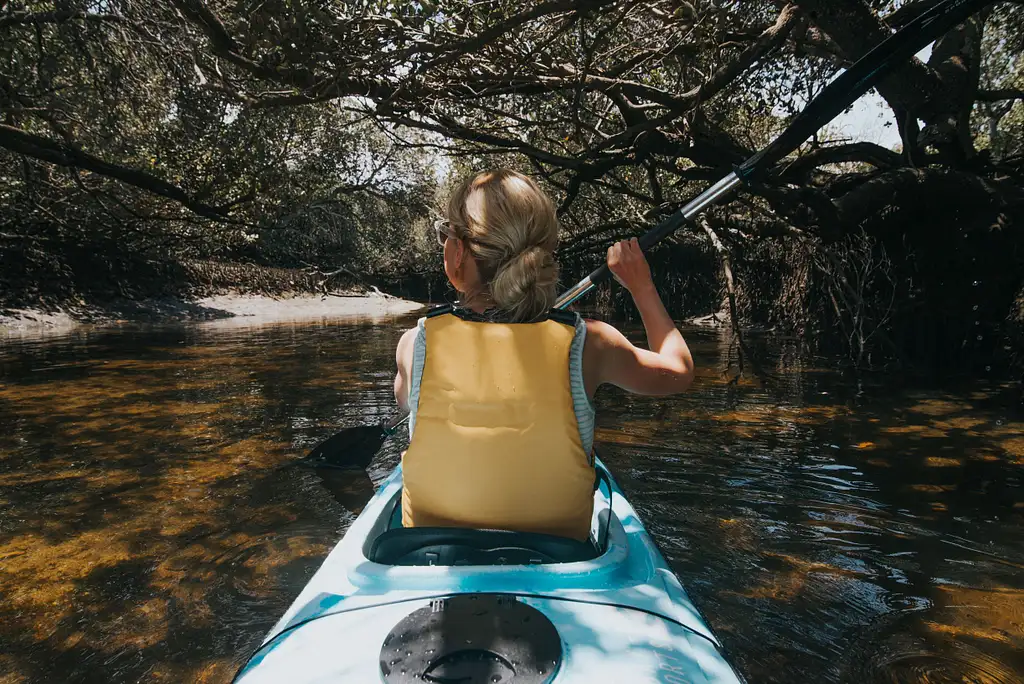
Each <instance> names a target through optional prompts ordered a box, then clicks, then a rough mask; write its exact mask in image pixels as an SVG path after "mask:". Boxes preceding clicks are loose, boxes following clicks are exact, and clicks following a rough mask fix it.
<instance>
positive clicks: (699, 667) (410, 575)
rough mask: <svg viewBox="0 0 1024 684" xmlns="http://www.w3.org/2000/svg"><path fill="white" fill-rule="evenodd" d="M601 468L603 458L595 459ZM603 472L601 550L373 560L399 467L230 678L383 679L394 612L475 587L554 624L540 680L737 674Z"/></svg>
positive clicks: (714, 679)
mask: <svg viewBox="0 0 1024 684" xmlns="http://www.w3.org/2000/svg"><path fill="white" fill-rule="evenodd" d="M598 467H600V468H604V465H603V464H602V463H600V461H598ZM605 471H606V472H607V469H605ZM608 482H609V484H610V487H611V492H612V496H611V508H610V511H611V515H609V505H608V504H609V497H608V496H607V495H606V494H605V491H604V488H602V489H601V490H598V491H597V492H595V506H594V519H593V525H592V529H593V535H594V538H600V535H601V534H604V533H606V534H607V538H608V543H607V550H606V551H605V552H604V553H602V554H601V555H600V556H598V557H597V558H594V559H592V560H586V561H579V562H569V563H549V564H538V565H494V566H480V565H469V566H391V565H383V564H379V563H374V562H371V561H370V560H368V558H367V555H366V552H367V549H368V547H369V544H370V543H371V542H372V540H373V539H374V538H376V536H377V535H378V534H380V533H381V532H382V531H384V530H386V529H387V528H388V527H389V526H390V525H391V524H392V521H391V511H392V508H393V506H394V503H395V501H396V497H399V496H400V495H401V488H402V476H401V468H400V467H399V468H396V469H395V471H394V472H393V473H392V474H391V475H390V476H389V477H388V478H387V480H385V482H384V483H383V484H382V485H381V486H380V488H379V489H378V491H377V493H376V494H375V495H374V497H373V498H372V499H371V500H370V502H369V503H368V504H367V506H366V508H365V509H364V510H363V512H362V513H361V514H360V515H359V517H358V518H357V519H356V520H355V521H354V522H353V523H352V526H351V527H350V528H349V530H348V532H347V533H346V534H345V536H344V538H343V539H342V540H341V541H340V542H339V543H338V545H337V546H336V547H335V548H334V549H333V550H332V551H331V553H330V554H329V555H328V557H327V558H326V560H325V561H324V563H323V565H322V566H321V567H320V569H319V570H318V571H317V572H316V574H315V575H314V576H313V577H312V578H311V579H310V581H309V583H308V584H307V585H306V587H305V588H304V589H303V590H302V592H301V593H300V594H299V596H298V597H297V598H296V599H295V601H294V602H293V603H292V605H291V607H290V608H289V609H288V610H287V612H285V614H284V615H283V616H282V617H281V619H280V620H279V621H278V623H277V624H276V625H275V626H274V628H273V629H272V630H271V631H270V633H269V634H268V636H267V638H266V639H265V640H264V642H263V644H262V646H261V647H260V649H259V650H258V651H257V652H256V653H255V654H254V656H253V657H252V658H251V660H250V661H249V663H248V664H247V665H246V667H245V668H244V669H243V670H242V672H241V673H240V675H239V677H238V679H237V681H240V682H245V683H246V684H259V683H261V682H282V681H287V682H289V683H291V684H297V683H299V682H320V681H334V682H337V681H352V682H381V681H384V679H383V676H382V674H381V669H380V655H381V646H382V644H383V643H384V640H385V638H386V637H387V635H388V633H389V631H390V630H391V629H392V628H393V627H394V626H395V625H396V624H397V623H398V622H400V621H401V620H402V619H403V618H404V617H405V616H406V615H408V614H410V613H411V612H413V611H415V610H417V609H419V608H422V607H424V606H427V605H429V604H430V602H431V601H432V600H434V599H438V598H442V597H448V596H452V595H457V594H473V593H481V594H506V595H512V596H515V597H517V598H518V600H520V601H522V602H523V603H526V604H527V605H529V606H531V607H533V608H536V609H537V610H539V611H541V612H542V613H543V614H544V615H545V616H546V617H547V618H548V619H549V620H550V621H551V622H552V624H553V625H554V626H555V628H556V629H557V631H558V634H559V637H560V639H561V641H562V649H563V657H562V662H561V664H560V667H559V669H558V670H557V672H556V673H555V674H554V675H553V676H552V677H551V678H549V679H547V680H546V681H550V682H553V683H555V684H574V683H576V682H580V683H582V682H601V681H609V682H626V681H628V682H688V683H692V684H704V683H708V684H712V683H713V684H732V683H736V682H739V681H740V680H739V678H738V677H737V675H736V674H735V673H734V671H733V670H732V668H731V667H730V666H729V665H728V663H727V662H726V660H725V659H724V658H723V657H722V655H721V653H720V644H719V642H718V640H717V639H716V638H715V636H714V634H712V632H711V630H710V629H709V628H708V626H707V624H706V623H705V622H704V620H703V618H702V617H701V615H700V613H699V612H698V611H697V609H696V607H695V606H694V605H693V603H692V602H691V600H690V598H689V596H688V595H687V594H686V592H685V590H684V589H683V587H682V586H681V585H680V583H679V581H678V579H677V578H676V577H675V575H674V574H673V573H672V571H671V570H670V569H669V567H668V566H667V564H666V562H665V559H664V558H663V557H662V555H661V553H660V552H659V551H658V549H657V547H656V546H655V544H654V542H653V540H652V539H651V538H650V536H649V535H648V533H647V531H646V530H645V529H644V526H643V524H642V523H641V521H640V518H639V516H638V515H637V513H636V511H635V510H634V509H633V507H632V506H631V505H630V504H629V502H628V501H627V500H626V498H625V496H623V494H622V491H621V490H620V489H619V486H618V484H617V483H616V482H615V481H614V479H613V478H611V477H610V474H609V478H608ZM609 521H610V525H609ZM511 681H514V679H513V680H511Z"/></svg>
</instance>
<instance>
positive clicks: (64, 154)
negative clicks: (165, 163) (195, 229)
mask: <svg viewBox="0 0 1024 684" xmlns="http://www.w3.org/2000/svg"><path fill="white" fill-rule="evenodd" d="M0 147H4V148H6V149H8V150H10V151H12V152H15V153H17V154H23V155H25V156H28V157H32V158H34V159H39V160H41V161H45V162H50V163H51V164H56V165H58V166H63V167H66V168H72V169H85V170H87V171H92V172H93V173H97V174H99V175H101V176H106V177H108V178H115V179H117V180H119V181H122V182H124V183H128V184H129V185H132V186H135V187H137V188H140V189H142V190H146V191H148V192H152V193H153V194H155V195H160V196H161V197H166V198H168V199H172V200H174V201H176V202H179V203H180V204H182V205H184V206H185V207H187V208H188V209H189V210H191V211H193V212H195V213H196V214H199V215H200V216H204V217H206V218H209V219H213V220H215V221H223V220H224V219H225V218H226V214H225V212H223V211H222V210H220V209H217V208H215V207H211V206H209V205H207V204H203V203H202V202H198V201H196V200H195V199H193V198H192V197H190V196H189V195H188V193H186V192H185V191H184V190H182V189H181V188H179V187H178V186H176V185H172V184H171V183H168V182H167V181H164V180H161V179H160V178H157V177H156V176H152V175H150V174H148V173H145V172H143V171H138V170H136V169H131V168H128V167H127V166H121V165H119V164H111V163H109V162H106V161H103V160H102V159H100V158H98V157H94V156H92V155H91V154H88V153H87V152H83V151H81V150H79V149H76V148H74V147H71V146H69V145H63V144H61V143H58V142H56V141H54V140H51V139H49V138H44V137H42V136H38V135H34V134H32V133H27V132H25V131H23V130H21V129H20V128H15V127H13V126H8V125H6V124H0Z"/></svg>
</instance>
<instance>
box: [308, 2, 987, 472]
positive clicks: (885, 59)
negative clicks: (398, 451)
mask: <svg viewBox="0 0 1024 684" xmlns="http://www.w3.org/2000/svg"><path fill="white" fill-rule="evenodd" d="M993 2H995V0H943V1H942V2H940V3H938V4H936V5H934V6H933V7H931V8H930V9H928V10H925V11H924V12H922V13H921V14H920V15H919V16H918V17H917V18H916V19H914V20H913V21H911V22H910V23H908V24H907V25H906V26H904V27H903V28H902V29H900V30H899V31H897V32H895V33H894V34H892V35H891V36H889V37H888V38H886V39H885V40H883V41H882V42H881V43H879V44H878V45H877V46H875V48H874V49H872V50H871V51H870V52H868V53H867V54H866V55H864V56H863V57H861V58H860V59H859V60H857V62H856V63H855V64H853V65H852V66H851V67H850V68H849V69H847V70H846V71H844V72H843V73H842V74H840V75H839V76H838V77H836V78H835V79H833V81H832V82H831V83H829V84H828V85H827V86H826V87H825V89H824V90H822V91H821V92H820V93H819V94H818V96H817V97H815V98H814V99H813V100H811V102H810V103H808V105H807V107H805V108H804V110H803V111H802V112H800V114H798V115H797V116H796V118H794V119H793V121H792V122H791V123H790V124H789V126H787V127H786V129H785V130H784V131H783V132H782V133H781V134H779V136H778V137H777V138H776V139H775V140H773V141H772V142H771V144H769V145H768V147H766V148H764V149H763V150H761V151H760V152H758V153H757V154H755V155H753V156H752V157H750V158H749V159H747V160H746V161H745V162H743V163H742V164H740V165H739V166H737V167H736V168H735V169H734V170H733V171H732V172H731V173H730V174H729V175H727V176H726V177H725V178H723V179H721V180H720V181H718V182H717V183H715V184H714V185H712V186H711V187H710V188H708V189H707V190H705V191H704V192H702V193H701V194H700V195H698V196H697V197H696V198H694V199H693V200H691V201H690V202H688V203H687V204H686V205H685V206H684V207H682V208H681V209H679V210H678V211H677V212H675V213H674V214H672V215H671V216H670V217H669V218H667V219H665V220H664V221H663V222H661V223H660V224H658V225H657V226H655V227H654V228H652V229H651V230H649V231H648V232H647V233H645V234H644V235H643V236H642V237H641V238H640V240H639V242H640V248H641V249H643V250H644V251H645V252H646V251H648V250H649V249H650V248H651V247H653V246H654V245H656V244H658V243H659V242H661V241H662V240H663V239H665V238H666V237H668V236H669V235H671V234H672V233H674V232H675V231H676V230H678V229H679V228H681V227H682V226H683V225H685V224H686V223H688V222H690V221H692V220H693V219H694V218H696V217H697V216H699V215H700V214H701V212H703V211H704V210H706V209H708V208H709V207H711V206H712V205H714V204H716V203H717V202H719V201H721V200H722V199H723V198H724V197H726V196H727V195H729V193H730V192H732V191H733V190H734V189H736V187H737V186H739V185H741V184H742V183H744V182H746V181H750V180H754V179H756V178H757V177H759V176H762V175H764V174H765V173H767V172H768V170H769V169H771V167H772V166H774V165H775V164H776V163H777V162H779V161H781V160H782V158H783V157H785V156H786V155H788V154H789V153H791V152H793V151H794V150H796V149H797V148H798V147H800V145H802V144H803V143H804V141H805V140H807V139H808V138H809V137H811V136H812V135H813V134H814V133H815V132H816V131H817V130H818V129H819V128H821V127H822V126H824V125H825V124H827V123H828V122H830V121H832V119H834V118H836V117H837V116H839V114H841V113H842V112H843V110H845V109H846V108H847V107H849V106H850V105H851V104H852V103H853V102H854V101H856V100H857V98H859V97H860V96H861V95H863V94H864V93H866V92H868V90H870V89H871V88H872V87H874V86H875V85H876V84H877V83H878V82H879V81H881V80H882V79H883V78H885V77H886V76H888V75H889V74H890V73H891V72H892V71H893V70H894V69H895V68H896V67H897V65H899V63H900V62H902V61H903V60H905V59H909V58H910V57H912V56H913V55H915V54H917V53H918V52H920V51H921V50H922V49H924V48H925V47H927V46H928V44H929V43H931V42H932V41H934V40H935V39H937V38H938V37H939V36H941V35H942V34H944V33H946V32H947V31H949V30H950V29H952V28H953V27H954V26H956V25H957V24H961V23H963V22H964V21H965V20H966V19H967V18H968V17H970V16H971V15H972V14H974V13H975V12H977V11H979V10H981V9H982V8H983V7H985V6H987V5H991V4H992V3H993ZM609 278H611V271H610V270H609V269H608V265H607V264H602V265H601V266H600V267H599V268H597V269H595V270H594V271H593V272H592V273H591V274H590V275H588V276H587V277H586V278H584V279H583V280H581V281H580V282H578V283H576V284H575V285H573V286H572V288H570V289H569V290H568V291H567V292H566V293H565V294H563V295H562V296H561V297H559V298H558V300H557V301H556V302H555V308H557V309H565V308H567V307H568V306H570V305H571V304H572V303H573V302H575V301H577V300H578V299H580V298H581V297H583V296H584V295H585V294H587V293H588V292H590V291H591V290H593V289H594V288H595V287H597V286H598V285H600V284H601V283H603V282H605V281H607V280H608V279H609ZM407 419H408V416H405V417H401V418H398V419H395V420H394V421H392V422H391V423H389V424H387V425H383V426H380V425H368V426H359V427H354V428H348V429H346V430H342V431H341V432H339V433H337V434H336V435H334V436H333V437H330V438H329V439H327V440H325V441H323V442H321V443H320V444H318V445H317V447H316V448H315V449H313V451H312V452H311V453H310V454H309V456H307V460H308V459H314V461H311V463H312V464H313V465H316V466H317V467H319V466H321V465H322V466H326V467H331V468H365V467H366V466H367V465H368V464H369V463H370V461H371V460H372V459H373V456H374V455H375V454H376V453H377V450H378V449H380V447H381V445H383V444H384V441H385V440H386V439H387V438H388V437H389V436H391V435H392V434H394V432H395V428H397V427H398V426H399V425H401V424H402V423H403V422H405V420H407Z"/></svg>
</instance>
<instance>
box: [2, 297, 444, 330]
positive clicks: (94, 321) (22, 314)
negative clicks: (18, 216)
mask: <svg viewBox="0 0 1024 684" xmlns="http://www.w3.org/2000/svg"><path fill="white" fill-rule="evenodd" d="M423 308H424V305H423V304H420V303H419V302H412V301H409V300H406V299H400V298H398V297H392V296H390V295H385V294H382V293H367V294H352V295H346V296H340V297H337V296H330V297H324V296H322V295H312V294H298V295H295V296H281V297H270V296H266V295H258V294H221V295H216V296H213V297H204V298H201V299H196V300H193V301H185V300H171V299H162V300H143V301H123V302H111V303H109V304H108V305H106V306H102V307H82V308H81V309H76V308H68V309H66V310H63V311H57V312H44V311H39V310H35V309H6V310H2V311H0V339H2V338H3V337H23V336H34V335H50V334H56V335H60V334H65V333H68V332H70V331H72V330H74V329H75V328H77V327H78V326H81V325H95V326H104V327H108V326H117V325H122V324H132V323H167V322H204V323H205V324H206V325H217V326H231V325H247V326H248V325H261V324H264V323H276V322H284V321H312V320H327V319H346V318H386V317H390V316H399V315H403V314H408V313H412V312H415V311H419V310H421V309H423Z"/></svg>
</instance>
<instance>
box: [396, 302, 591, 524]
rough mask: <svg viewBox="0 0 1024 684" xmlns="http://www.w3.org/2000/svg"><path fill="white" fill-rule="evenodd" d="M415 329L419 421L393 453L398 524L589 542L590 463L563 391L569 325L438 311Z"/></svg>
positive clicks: (567, 393)
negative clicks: (421, 341) (403, 447)
mask: <svg viewBox="0 0 1024 684" xmlns="http://www.w3.org/2000/svg"><path fill="white" fill-rule="evenodd" d="M562 315H565V314H564V313H563V314H562ZM424 329H425V333H426V357H425V361H424V364H423V371H422V375H421V378H420V385H419V401H418V402H417V407H416V422H415V425H414V427H413V433H412V439H411V441H410V443H409V449H408V450H407V451H406V453H405V455H404V456H403V457H402V479H403V490H402V524H403V525H404V526H405V527H432V526H438V527H473V528H481V529H501V530H514V531H520V532H542V533H547V534H554V535H559V536H563V537H570V538H573V539H579V540H586V539H587V537H588V536H589V534H590V523H591V516H592V513H593V503H594V498H593V496H594V468H593V465H592V463H591V459H590V454H588V453H586V452H585V451H584V448H583V445H582V441H581V439H580V433H579V428H578V426H577V422H576V414H575V412H574V411H573V402H572V394H571V390H570V379H569V351H570V347H571V345H572V341H573V336H574V332H575V329H574V327H573V326H571V325H567V324H566V323H565V322H558V321H556V320H552V319H550V318H549V319H548V320H545V321H541V322H538V323H493V322H483V321H476V320H463V319H462V318H460V317H459V316H456V315H454V314H452V313H444V314H442V315H436V316H429V317H428V318H427V319H426V320H425V321H424Z"/></svg>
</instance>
